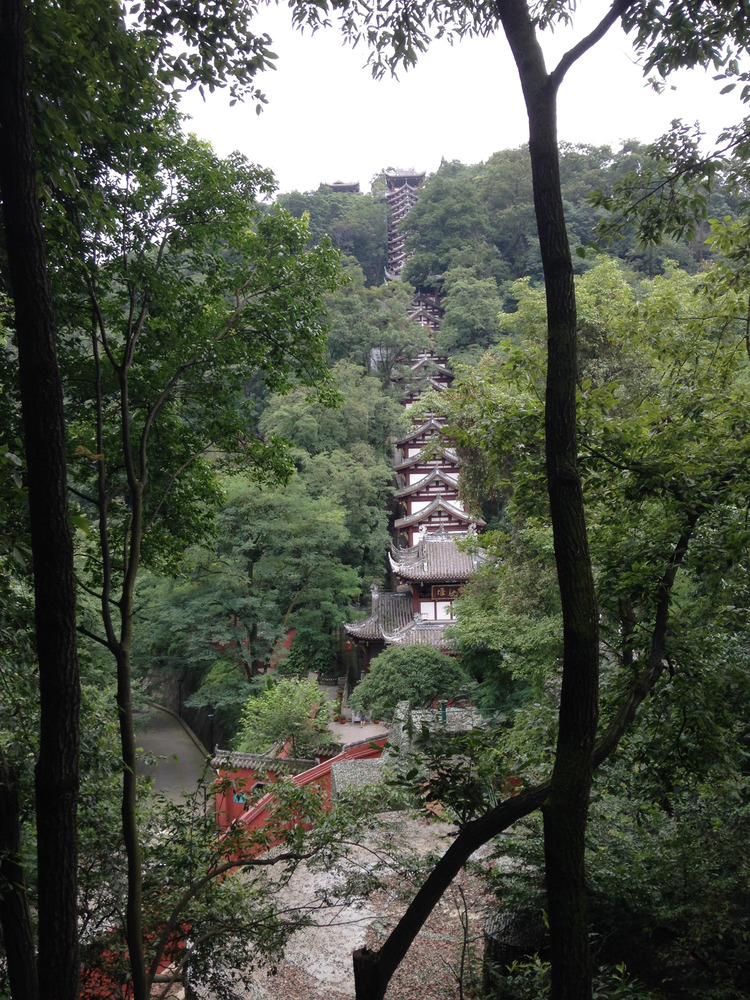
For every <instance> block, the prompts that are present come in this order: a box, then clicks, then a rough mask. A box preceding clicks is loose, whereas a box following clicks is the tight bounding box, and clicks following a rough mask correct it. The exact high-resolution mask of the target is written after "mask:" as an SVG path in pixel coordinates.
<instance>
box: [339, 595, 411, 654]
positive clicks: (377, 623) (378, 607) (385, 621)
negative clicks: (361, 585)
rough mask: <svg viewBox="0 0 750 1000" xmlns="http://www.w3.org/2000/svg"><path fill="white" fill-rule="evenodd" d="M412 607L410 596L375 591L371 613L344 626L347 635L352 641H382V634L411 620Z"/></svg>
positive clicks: (393, 630)
mask: <svg viewBox="0 0 750 1000" xmlns="http://www.w3.org/2000/svg"><path fill="white" fill-rule="evenodd" d="M412 615H413V605H412V597H411V594H404V593H396V594H381V593H379V592H378V591H377V590H374V591H373V595H372V611H371V612H370V615H369V617H367V618H365V619H364V621H361V622H351V623H347V624H345V625H344V628H345V629H346V632H347V635H350V636H352V637H353V638H354V639H375V640H378V639H379V640H380V641H381V642H382V641H383V633H384V632H395V631H396V630H398V629H399V628H401V627H403V626H404V625H407V624H408V623H409V622H410V621H411V620H412Z"/></svg>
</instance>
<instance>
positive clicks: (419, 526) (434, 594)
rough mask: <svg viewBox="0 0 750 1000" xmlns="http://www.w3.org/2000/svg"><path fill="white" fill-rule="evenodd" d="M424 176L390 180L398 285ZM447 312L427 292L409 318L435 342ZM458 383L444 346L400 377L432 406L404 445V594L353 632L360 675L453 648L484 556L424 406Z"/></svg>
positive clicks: (416, 399)
mask: <svg viewBox="0 0 750 1000" xmlns="http://www.w3.org/2000/svg"><path fill="white" fill-rule="evenodd" d="M424 176H425V175H424V174H423V173H418V172H417V171H414V170H402V171H390V172H388V173H387V174H386V184H387V188H388V190H387V194H386V200H387V202H388V206H389V239H388V268H387V271H386V278H387V279H388V280H397V279H398V278H399V277H400V275H401V272H402V270H403V267H404V264H405V263H406V260H407V259H408V255H407V252H406V244H405V240H406V236H405V233H404V232H403V229H402V226H401V223H402V222H403V220H404V218H405V217H406V214H407V213H408V211H409V209H410V208H411V207H412V206H413V205H414V204H416V201H417V199H418V197H419V189H420V187H421V184H422V182H423V180H424ZM442 315H443V311H442V309H441V307H440V301H439V297H438V296H437V295H435V294H433V293H426V292H423V291H418V292H417V294H416V295H415V296H414V298H413V300H412V302H411V305H410V308H409V316H410V318H411V319H412V321H413V322H416V323H419V324H420V325H421V326H423V327H425V328H426V329H427V330H428V331H429V332H430V335H431V338H433V339H434V334H435V333H436V332H437V330H438V329H439V327H440V320H441V318H442ZM452 381H453V372H452V371H451V370H450V367H449V365H448V359H447V358H446V357H444V356H442V355H440V354H438V353H437V352H436V351H435V350H423V351H421V352H420V353H419V355H418V356H417V357H415V358H413V359H412V360H411V362H410V363H409V366H408V368H405V369H404V370H402V371H401V372H399V373H398V374H397V375H396V376H395V377H394V382H396V384H398V385H400V386H401V387H402V399H401V401H402V405H403V406H404V409H405V410H410V409H412V408H413V407H417V404H420V403H422V404H423V405H421V406H419V407H418V408H417V409H415V413H416V412H418V413H419V416H415V417H414V418H413V419H412V426H411V428H410V429H409V430H408V431H407V432H406V433H405V434H404V435H402V436H401V437H400V438H399V439H397V440H396V441H394V462H393V471H394V475H395V477H396V490H395V493H394V499H395V501H396V502H397V503H398V504H399V506H400V507H401V511H402V512H401V516H399V517H397V518H396V520H395V522H394V529H395V532H396V538H395V541H394V545H393V547H392V549H391V553H390V556H389V563H390V569H391V574H392V578H393V580H394V581H396V583H395V588H394V590H393V591H392V592H390V593H383V592H380V591H379V590H377V588H374V589H373V596H372V606H371V609H370V614H369V615H368V616H367V617H366V618H365V619H364V621H361V622H351V623H349V624H347V625H345V626H344V627H345V630H346V633H347V635H348V636H349V637H350V638H351V639H352V640H353V641H354V642H355V643H356V644H357V646H358V648H359V649H360V650H361V654H362V655H361V659H360V674H363V673H364V672H366V671H367V670H369V668H370V663H371V661H372V659H373V657H375V656H377V655H378V653H380V652H381V651H382V650H383V649H384V648H385V647H386V646H389V645H395V646H411V645H429V646H434V647H436V648H437V649H441V650H443V651H445V652H451V644H450V640H449V637H448V636H447V635H446V630H447V629H448V627H449V626H450V624H451V623H452V621H453V601H454V599H455V598H456V597H458V595H459V593H460V591H461V588H462V586H463V585H464V584H465V583H466V581H467V580H468V579H469V577H470V576H471V575H472V573H474V572H475V571H476V568H477V566H478V565H479V563H480V562H481V559H482V557H481V556H480V555H479V554H478V553H477V552H476V551H473V550H472V549H471V546H470V543H469V541H468V540H469V539H470V538H471V536H472V535H474V534H475V533H476V532H477V530H478V529H480V528H482V527H484V523H485V522H484V521H483V520H482V519H481V518H479V517H477V516H475V515H473V514H472V513H471V512H469V511H467V510H466V508H465V506H464V504H463V503H462V501H461V500H460V497H459V478H460V460H459V458H458V455H457V454H456V452H455V451H454V450H453V448H452V447H451V443H450V442H449V441H448V440H446V439H445V437H444V436H443V434H442V430H443V421H442V419H441V418H440V417H439V416H438V415H437V414H436V413H434V412H431V411H430V408H429V404H428V405H427V407H426V408H425V406H424V399H425V395H426V394H428V393H441V392H445V391H446V390H447V389H448V388H449V387H450V384H451V382H452ZM428 398H429V397H428ZM462 542H466V545H462V544H461V543H462Z"/></svg>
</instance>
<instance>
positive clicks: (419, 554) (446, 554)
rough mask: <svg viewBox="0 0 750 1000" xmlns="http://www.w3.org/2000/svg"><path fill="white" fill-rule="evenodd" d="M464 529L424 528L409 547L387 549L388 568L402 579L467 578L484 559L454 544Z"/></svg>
mask: <svg viewBox="0 0 750 1000" xmlns="http://www.w3.org/2000/svg"><path fill="white" fill-rule="evenodd" d="M467 534H468V532H451V531H445V530H444V529H443V528H438V529H437V531H428V532H426V533H425V534H424V535H422V537H421V538H420V539H419V541H418V542H417V544H416V545H413V546H412V547H411V548H410V549H397V548H395V547H392V548H391V553H390V556H389V559H390V564H391V569H392V570H393V572H394V573H396V574H397V575H398V576H399V577H401V579H402V580H409V581H418V580H425V581H434V582H436V583H450V582H461V581H463V580H468V579H469V577H470V576H471V575H472V573H473V572H474V570H475V569H476V568H477V566H478V565H479V564H480V563H481V562H483V561H484V557H483V556H481V555H479V554H478V553H472V552H462V551H460V550H459V548H458V546H457V545H456V541H457V540H458V539H460V538H466V537H467Z"/></svg>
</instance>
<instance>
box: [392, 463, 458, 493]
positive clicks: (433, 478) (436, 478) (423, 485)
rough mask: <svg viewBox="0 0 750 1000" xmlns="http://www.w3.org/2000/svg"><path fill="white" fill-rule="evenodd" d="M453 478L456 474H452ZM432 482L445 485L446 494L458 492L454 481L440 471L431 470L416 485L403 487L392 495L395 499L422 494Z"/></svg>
mask: <svg viewBox="0 0 750 1000" xmlns="http://www.w3.org/2000/svg"><path fill="white" fill-rule="evenodd" d="M453 475H454V476H455V475H456V473H455V472H454V473H453ZM434 482H440V483H443V484H444V485H445V489H446V493H456V491H457V490H458V483H457V482H456V480H455V479H450V478H449V477H448V476H447V475H446V474H445V473H444V472H443V470H442V469H433V470H432V472H431V473H430V474H429V475H428V476H425V477H424V479H418V480H417V482H416V483H413V484H412V485H411V486H404V487H403V489H400V490H396V492H395V493H394V494H393V495H394V496H395V497H408V496H411V494H412V493H423V492H425V490H427V489H428V487H429V486H431V485H432V483H434Z"/></svg>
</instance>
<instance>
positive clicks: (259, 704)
mask: <svg viewBox="0 0 750 1000" xmlns="http://www.w3.org/2000/svg"><path fill="white" fill-rule="evenodd" d="M329 719H330V712H329V710H328V702H326V701H321V694H320V688H319V687H318V685H317V684H316V683H315V682H314V681H306V680H305V681H303V680H299V679H296V678H288V677H283V678H281V680H279V681H277V682H276V683H274V682H272V681H270V680H269V682H268V685H267V687H266V689H265V690H264V691H263V692H262V694H259V695H252V696H251V697H250V698H248V699H247V701H246V702H245V704H244V707H243V709H242V724H241V727H240V731H239V734H238V736H237V742H236V749H237V750H243V751H245V752H247V753H264V752H265V751H266V750H268V749H269V747H271V745H272V744H273V743H276V742H279V741H289V754H290V756H291V757H297V758H304V757H310V756H314V755H315V754H316V752H319V751H320V750H321V748H322V747H324V746H328V745H329V744H330V743H331V742H332V737H331V734H330V732H329V730H328V721H329Z"/></svg>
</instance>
